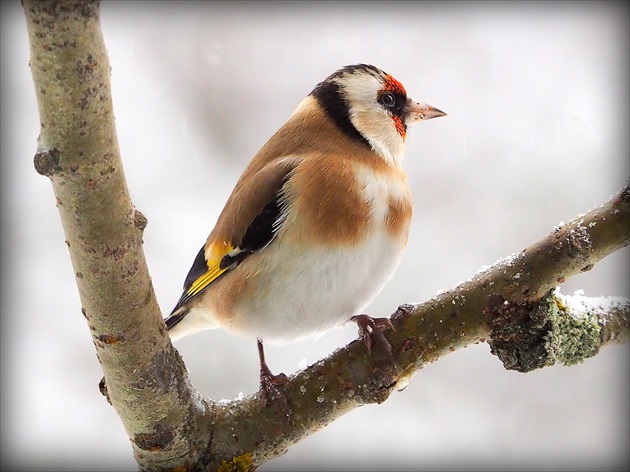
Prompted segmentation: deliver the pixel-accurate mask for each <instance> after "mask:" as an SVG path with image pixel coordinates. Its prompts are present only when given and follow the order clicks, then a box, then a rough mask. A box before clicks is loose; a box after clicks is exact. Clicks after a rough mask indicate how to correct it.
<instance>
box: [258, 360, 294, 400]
mask: <svg viewBox="0 0 630 472" xmlns="http://www.w3.org/2000/svg"><path fill="white" fill-rule="evenodd" d="M288 381H289V378H288V377H287V376H286V375H285V374H283V373H279V374H278V375H273V374H272V373H271V370H269V367H267V364H264V365H261V366H260V391H261V394H262V399H263V401H264V402H265V406H271V405H272V404H274V403H276V402H280V404H281V406H282V407H283V409H284V410H286V411H290V408H289V401H288V400H287V396H286V395H285V394H284V393H283V392H282V390H280V388H279V387H281V386H282V385H283V384H286V383H287V382H288Z"/></svg>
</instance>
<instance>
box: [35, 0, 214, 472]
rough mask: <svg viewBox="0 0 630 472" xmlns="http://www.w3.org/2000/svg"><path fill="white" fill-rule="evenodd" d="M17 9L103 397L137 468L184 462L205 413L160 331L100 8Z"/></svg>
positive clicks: (42, 161) (200, 439) (39, 165)
mask: <svg viewBox="0 0 630 472" xmlns="http://www.w3.org/2000/svg"><path fill="white" fill-rule="evenodd" d="M24 10H25V13H26V19H27V25H28V33H29V40H30V44H31V71H32V74H33V80H34V82H35V90H36V93H37V99H38V104H39V112H40V119H41V134H40V136H39V143H38V144H39V145H38V150H37V154H36V155H35V168H36V170H37V171H38V172H39V173H40V174H43V175H46V176H48V177H49V178H50V180H51V182H52V185H53V190H54V193H55V197H56V201H57V207H58V209H59V214H60V216H61V220H62V223H63V228H64V232H65V236H66V244H67V245H68V248H69V251H70V257H71V259H72V265H73V268H74V271H75V276H76V281H77V285H78V288H79V294H80V296H81V303H82V306H83V308H82V312H83V315H84V316H85V318H86V320H87V322H88V325H89V328H90V332H91V334H92V339H93V341H94V345H95V347H96V352H97V356H98V358H99V360H100V362H101V365H102V367H103V372H104V374H105V378H106V380H107V384H108V390H109V397H110V399H111V402H112V404H113V406H114V408H115V409H116V411H117V413H118V414H119V416H120V418H121V420H122V422H123V424H124V425H125V428H126V430H127V433H128V434H129V437H130V438H131V440H132V444H133V447H134V452H135V454H136V457H137V459H138V461H139V462H140V463H141V464H142V463H143V462H144V459H143V458H144V457H145V455H146V454H150V462H151V463H152V464H160V466H168V465H169V464H170V465H177V464H180V463H181V462H182V458H184V459H186V458H188V457H189V456H191V455H194V453H193V452H191V449H192V446H193V445H195V444H207V442H208V436H207V434H208V431H207V430H202V429H200V428H198V427H197V424H198V423H197V419H198V418H199V417H200V416H202V415H203V407H202V406H201V405H200V403H199V402H196V401H193V397H194V395H196V393H195V391H194V389H192V387H190V386H189V385H188V383H187V378H186V372H185V366H184V365H183V363H182V361H181V359H180V357H179V355H178V354H177V352H176V351H175V350H174V349H173V348H172V345H171V343H170V342H169V339H168V336H167V335H166V332H165V327H164V323H163V322H162V318H161V316H160V310H159V307H158V305H157V302H156V299H155V295H154V293H153V287H152V285H151V279H150V278H149V273H148V270H147V265H146V261H145V258H144V254H143V252H142V230H143V229H144V227H145V226H146V219H145V218H144V216H142V214H141V213H139V212H138V211H136V210H135V209H134V207H133V205H132V203H131V199H130V197H129V192H128V191H127V186H126V182H125V176H124V173H123V166H122V162H121V159H120V152H119V149H118V142H117V137H116V130H115V127H114V113H113V108H112V100H111V92H110V80H109V77H110V66H109V59H108V57H107V52H106V49H105V44H104V42H103V37H102V34H101V29H100V19H99V4H98V2H95V1H85V0H76V1H25V2H24ZM182 423H183V424H186V425H187V427H188V429H187V430H184V429H182V427H181V426H182ZM200 447H201V446H200ZM163 450H167V451H168V453H167V454H164V453H163V452H162V451H163ZM162 456H166V458H167V460H166V462H164V463H161V462H160V461H161V458H162Z"/></svg>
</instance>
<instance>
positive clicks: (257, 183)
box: [166, 65, 444, 393]
mask: <svg viewBox="0 0 630 472" xmlns="http://www.w3.org/2000/svg"><path fill="white" fill-rule="evenodd" d="M442 115H444V113H442V112H441V111H439V110H437V109H435V108H432V107H430V106H428V105H424V104H421V103H418V102H415V101H413V100H411V99H409V98H408V97H407V96H406V92H405V90H404V88H403V87H402V85H401V84H400V83H399V82H397V81H396V80H395V79H394V78H393V77H391V76H389V75H387V74H385V73H384V72H382V71H380V70H379V69H377V68H375V67H373V66H367V65H356V66H348V67H345V68H343V69H340V70H339V71H337V72H335V73H334V74H332V75H331V76H330V77H328V78H327V79H326V80H325V81H324V82H322V83H320V84H318V86H317V87H316V88H315V89H314V90H313V92H312V93H311V94H310V95H309V96H308V97H307V98H305V99H304V100H303V101H302V103H301V104H300V105H299V106H298V108H297V109H296V111H295V112H294V113H293V115H292V116H291V117H290V118H289V120H288V121H287V122H286V123H285V124H284V125H283V126H282V127H281V128H280V129H279V130H278V131H277V132H276V133H275V134H274V135H273V136H272V137H271V138H270V139H269V141H268V142H267V143H266V144H265V145H264V146H263V147H262V148H261V149H260V151H259V152H258V153H257V154H256V156H254V158H253V159H252V161H251V162H250V163H249V165H248V166H247V168H246V169H245V171H244V172H243V174H242V175H241V177H240V178H239V180H238V182H237V183H236V186H235V188H234V190H233V192H232V194H231V195H230V197H229V199H228V201H227V203H226V205H225V207H224V209H223V211H222V212H221V214H220V215H219V218H218V220H217V222H216V225H215V227H214V229H213V230H212V232H211V233H210V235H209V237H208V239H207V241H206V243H205V245H204V247H203V248H202V250H201V251H200V252H199V255H198V256H197V259H196V260H195V263H194V264H193V267H192V268H191V271H190V273H189V275H188V277H187V279H186V283H185V286H184V294H183V295H182V298H181V299H180V301H179V302H178V304H177V306H176V307H175V309H174V310H173V313H172V314H171V315H170V316H169V317H168V318H167V319H166V324H167V327H168V328H169V331H170V334H171V337H172V338H173V339H177V338H178V337H181V336H184V335H187V334H190V333H191V332H195V331H198V330H200V329H209V328H216V327H224V328H227V329H229V330H231V331H233V332H236V333H241V334H244V335H250V336H252V337H256V338H258V340H259V353H260V355H261V382H262V386H263V391H264V392H267V393H269V389H272V390H273V388H274V387H273V380H274V376H272V375H271V373H270V372H269V369H268V368H267V366H266V364H265V362H264V356H263V351H262V340H263V339H265V340H271V341H279V342H286V341H291V340H295V339H299V338H301V337H305V336H309V335H312V334H317V333H319V332H322V331H325V330H327V329H329V328H331V327H333V326H335V325H338V324H341V323H344V322H346V321H348V320H349V319H350V318H351V317H352V316H354V315H357V314H360V312H361V310H362V309H363V308H364V307H365V306H366V305H367V304H368V303H369V302H370V301H371V300H372V298H373V297H374V296H375V295H376V294H378V292H380V290H381V289H382V287H383V285H384V284H385V283H386V282H387V280H389V278H390V277H391V275H392V274H393V271H394V270H395V268H396V266H397V265H398V262H399V260H400V257H401V255H402V251H403V249H404V247H405V245H406V243H407V237H408V231H409V224H410V219H411V211H412V209H411V194H410V190H409V187H408V184H407V179H406V176H405V173H404V171H403V169H402V166H401V160H402V154H403V151H404V139H405V136H406V129H407V125H408V124H411V123H413V122H416V121H419V120H422V119H428V118H433V117H437V116H442Z"/></svg>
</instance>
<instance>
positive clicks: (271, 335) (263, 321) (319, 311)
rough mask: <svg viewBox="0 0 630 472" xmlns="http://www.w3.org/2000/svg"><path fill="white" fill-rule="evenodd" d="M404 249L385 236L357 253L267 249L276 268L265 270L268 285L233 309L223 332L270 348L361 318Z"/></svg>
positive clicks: (379, 234) (280, 247)
mask: <svg viewBox="0 0 630 472" xmlns="http://www.w3.org/2000/svg"><path fill="white" fill-rule="evenodd" d="M403 249H404V241H400V240H394V239H392V238H391V236H390V235H389V234H388V233H387V232H385V231H379V232H377V233H376V234H374V235H373V236H372V237H371V238H369V239H366V240H365V241H364V242H363V244H361V245H360V246H359V247H355V248H348V247H343V248H338V249H326V250H325V251H321V250H317V249H314V248H312V249H310V250H307V251H304V249H303V248H302V250H301V251H297V250H296V249H294V248H292V247H291V246H289V245H283V244H277V245H276V244H271V245H270V246H268V247H267V248H266V249H265V251H267V252H268V254H267V256H268V257H269V259H270V260H272V261H277V263H276V264H271V265H270V266H268V267H267V270H269V273H268V277H266V279H267V280H268V281H269V282H268V283H267V284H265V285H264V286H262V287H260V289H259V290H257V293H256V295H255V296H254V297H252V298H251V299H250V300H248V301H247V302H244V301H243V302H240V303H238V304H237V306H236V307H235V313H234V315H235V316H234V318H233V319H232V322H231V323H230V325H229V326H225V327H226V328H228V329H231V330H234V331H235V332H237V333H240V334H244V335H249V336H255V337H259V338H262V339H263V340H265V341H269V342H272V343H286V342H291V341H296V340H298V339H302V338H305V337H308V336H313V335H317V334H320V333H322V332H324V331H326V330H328V329H330V328H332V327H334V326H337V325H340V324H342V323H345V322H346V321H348V320H349V319H350V317H351V316H353V315H355V314H360V313H361V311H362V310H363V309H364V308H365V307H366V306H367V305H368V304H369V303H370V302H371V301H372V299H373V298H374V297H375V296H376V295H378V293H379V292H380V291H381V290H382V288H383V286H384V285H385V283H387V281H388V280H389V279H390V278H391V277H392V275H393V273H394V271H395V270H396V267H397V266H398V263H399V262H400V258H401V255H402V252H403ZM289 261H290V262H289ZM267 270H265V272H267Z"/></svg>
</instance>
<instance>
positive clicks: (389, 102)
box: [379, 92, 396, 108]
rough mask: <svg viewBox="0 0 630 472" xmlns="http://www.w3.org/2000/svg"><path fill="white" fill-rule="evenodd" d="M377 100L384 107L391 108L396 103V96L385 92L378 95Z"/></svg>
mask: <svg viewBox="0 0 630 472" xmlns="http://www.w3.org/2000/svg"><path fill="white" fill-rule="evenodd" d="M379 101H380V102H381V104H382V105H383V106H384V107H386V108H391V107H393V106H394V105H395V104H396V97H394V94H393V93H391V92H385V93H384V94H382V95H381V96H380V97H379Z"/></svg>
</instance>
